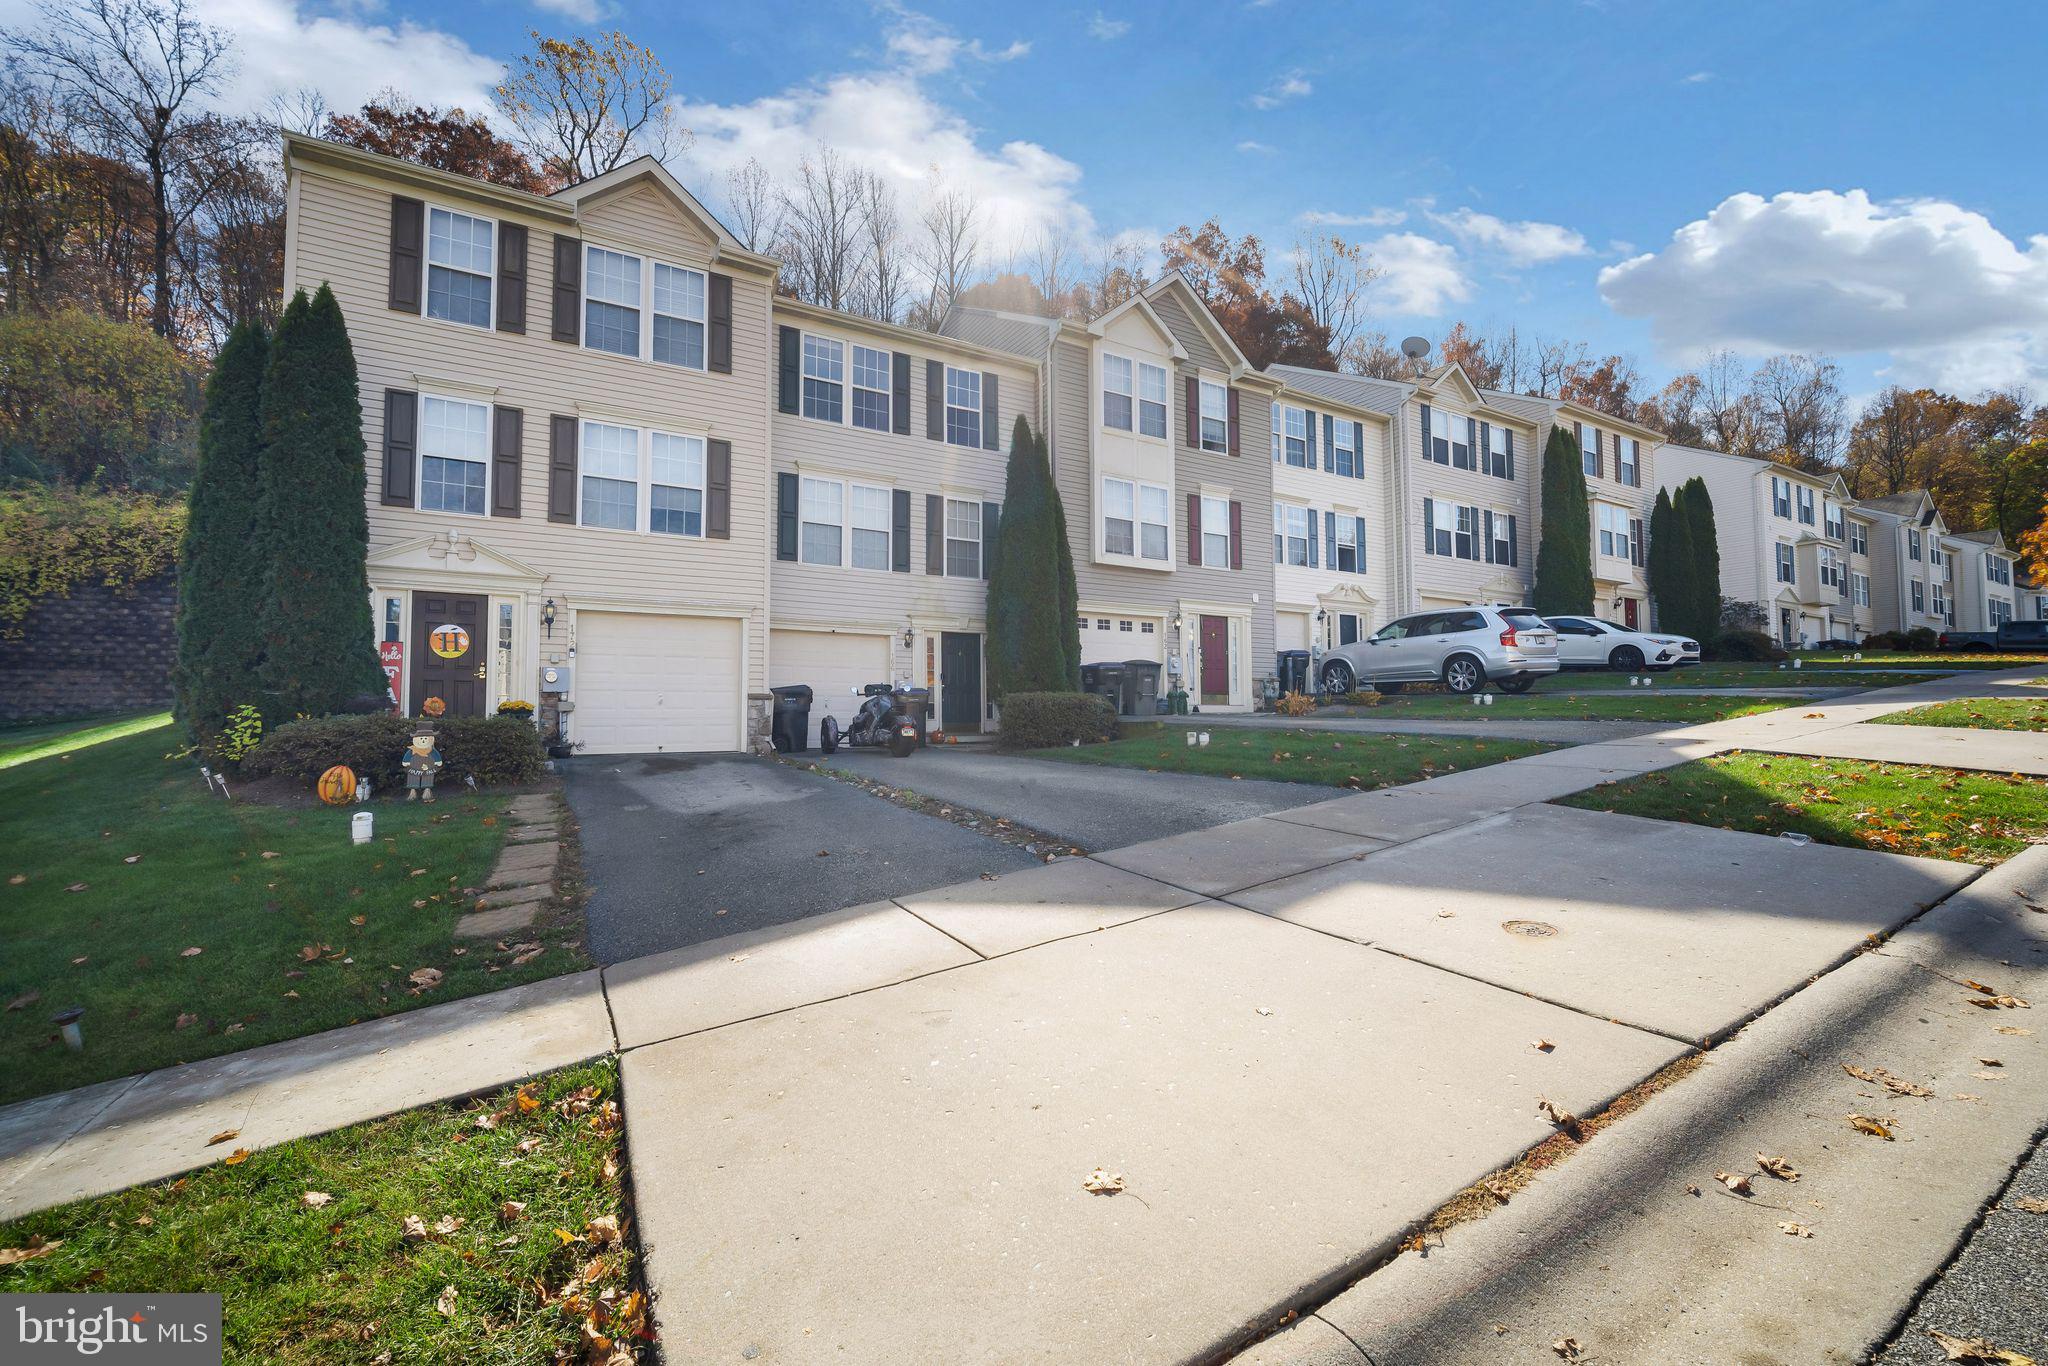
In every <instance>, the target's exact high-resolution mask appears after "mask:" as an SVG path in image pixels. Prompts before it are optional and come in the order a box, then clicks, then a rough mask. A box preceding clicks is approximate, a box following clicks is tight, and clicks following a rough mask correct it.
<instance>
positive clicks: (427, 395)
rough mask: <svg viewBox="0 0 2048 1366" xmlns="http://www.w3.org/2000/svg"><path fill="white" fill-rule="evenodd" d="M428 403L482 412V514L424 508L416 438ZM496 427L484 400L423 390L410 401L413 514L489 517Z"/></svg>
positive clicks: (422, 462)
mask: <svg viewBox="0 0 2048 1366" xmlns="http://www.w3.org/2000/svg"><path fill="white" fill-rule="evenodd" d="M435 321H437V322H449V321H452V319H448V318H438V319H436V320H435ZM460 325H461V324H458V326H460ZM428 399H436V400H438V401H440V402H442V403H460V404H462V405H463V406H464V407H466V408H481V409H483V410H484V454H483V467H484V507H483V511H482V512H460V511H457V510H455V509H453V508H430V507H428V506H427V500H426V482H427V460H428V455H427V452H426V451H424V450H422V449H421V445H422V442H421V439H420V436H421V433H422V432H424V431H425V430H426V425H427V400H428ZM496 423H497V409H496V407H495V405H493V404H491V403H490V402H488V401H486V400H483V399H479V398H474V397H464V396H462V395H460V394H447V393H434V392H431V391H429V390H425V389H422V390H421V391H420V393H419V396H418V397H417V398H416V399H414V400H413V417H412V430H413V450H412V505H413V507H414V509H415V510H417V511H420V512H424V513H426V514H428V515H429V516H432V517H489V516H490V515H491V483H492V480H491V466H492V464H494V463H495V462H494V461H493V460H492V459H491V440H492V436H493V433H492V428H493V427H494V426H495V424H496ZM577 441H578V443H579V449H580V443H581V441H582V433H581V429H580V428H579V429H578V434H577ZM433 458H434V459H436V460H440V459H445V458H446V457H443V456H434V457H433ZM576 514H577V518H578V520H579V521H580V520H581V519H582V515H583V498H582V488H581V486H580V483H579V486H578V488H577V499H576Z"/></svg>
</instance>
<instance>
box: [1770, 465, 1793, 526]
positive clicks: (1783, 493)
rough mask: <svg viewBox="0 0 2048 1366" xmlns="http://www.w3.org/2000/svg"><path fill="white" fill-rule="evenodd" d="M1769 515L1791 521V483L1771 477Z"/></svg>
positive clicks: (1774, 476)
mask: <svg viewBox="0 0 2048 1366" xmlns="http://www.w3.org/2000/svg"><path fill="white" fill-rule="evenodd" d="M1771 515H1772V516H1775V517H1783V518H1784V519H1785V520H1786V521H1788V522H1789V521H1791V520H1792V481H1791V480H1789V479H1780V478H1779V477H1778V476H1777V475H1775V474H1774V475H1772V476H1771Z"/></svg>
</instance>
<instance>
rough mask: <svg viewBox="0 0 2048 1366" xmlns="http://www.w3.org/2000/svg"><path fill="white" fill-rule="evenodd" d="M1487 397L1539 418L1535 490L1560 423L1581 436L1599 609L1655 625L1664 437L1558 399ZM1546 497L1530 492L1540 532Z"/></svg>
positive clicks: (1633, 625)
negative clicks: (1652, 567)
mask: <svg viewBox="0 0 2048 1366" xmlns="http://www.w3.org/2000/svg"><path fill="white" fill-rule="evenodd" d="M1488 397H1489V399H1490V400H1491V401H1493V402H1494V403H1495V404H1496V405H1498V406H1500V407H1504V408H1506V409H1508V410H1509V411H1511V412H1521V413H1527V414H1529V415H1530V416H1531V418H1532V419H1534V422H1535V441H1534V449H1535V451H1536V452H1537V453H1538V454H1537V456H1536V459H1534V460H1532V461H1531V462H1530V463H1531V464H1532V465H1534V466H1535V467H1536V468H1535V470H1534V480H1535V483H1534V484H1533V485H1532V487H1533V488H1535V489H1538V490H1540V489H1541V487H1542V474H1543V472H1542V467H1541V459H1542V456H1541V452H1542V451H1543V449H1544V448H1545V447H1546V446H1547V445H1548V444H1549V442H1550V434H1551V432H1552V431H1553V430H1555V429H1556V428H1558V427H1562V428H1564V429H1565V430H1566V431H1568V432H1570V433H1571V434H1572V435H1573V437H1574V438H1576V439H1577V441H1578V443H1579V459H1580V462H1581V466H1582V468H1583V470H1584V472H1585V476H1586V499H1587V504H1588V506H1587V515H1588V517H1589V519H1590V523H1591V529H1592V542H1593V548H1592V556H1593V610H1594V612H1595V613H1596V614H1597V615H1599V616H1600V617H1603V618H1605V619H1606V620H1608V621H1612V622H1615V623H1616V624H1618V625H1622V626H1626V627H1628V628H1629V629H1630V630H1647V629H1649V627H1650V625H1651V621H1650V575H1649V568H1648V566H1649V549H1650V540H1649V528H1650V510H1651V508H1652V507H1653V506H1654V505H1655V503H1656V501H1657V492H1656V491H1657V482H1656V481H1657V477H1658V470H1659V460H1660V451H1661V448H1662V446H1663V444H1664V438H1663V435H1662V434H1661V433H1659V432H1658V431H1656V429H1654V428H1651V427H1644V426H1641V425H1639V424H1637V423H1633V422H1624V421H1622V420H1621V419H1620V418H1617V417H1612V416H1610V415H1608V414H1606V413H1602V412H1599V411H1597V410H1595V409H1592V408H1587V407H1585V406H1583V405H1581V404H1577V403H1567V402H1564V401H1563V400H1560V399H1551V398H1526V397H1522V396H1520V395H1514V394H1493V393H1489V394H1488ZM1541 503H1542V499H1541V497H1540V496H1534V497H1533V498H1532V504H1533V507H1532V510H1533V512H1534V513H1535V514H1536V515H1535V517H1534V518H1533V519H1532V520H1534V521H1535V523H1536V525H1535V527H1534V534H1537V535H1540V534H1541V532H1542V526H1541V515H1542V507H1541ZM1533 562H1534V560H1533V557H1532V558H1531V563H1532V564H1533Z"/></svg>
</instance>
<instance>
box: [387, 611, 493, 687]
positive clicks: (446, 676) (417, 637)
mask: <svg viewBox="0 0 2048 1366" xmlns="http://www.w3.org/2000/svg"><path fill="white" fill-rule="evenodd" d="M483 632H484V600H483V599H482V598H481V597H478V596H476V595H475V594H473V593H414V594H413V595H412V649H411V651H410V653H411V655H412V658H411V659H409V660H407V661H406V662H407V663H408V664H409V665H411V666H412V701H411V705H410V706H409V707H408V708H407V709H408V710H409V711H410V712H411V713H412V714H413V715H414V716H418V715H419V714H420V705H421V704H422V703H423V702H425V701H426V700H427V699H428V698H429V697H438V698H440V699H441V700H442V701H443V702H446V703H447V704H448V712H447V714H448V715H450V716H482V715H483V714H484V690H485V679H484V674H485V665H484V659H485V654H484V637H483Z"/></svg>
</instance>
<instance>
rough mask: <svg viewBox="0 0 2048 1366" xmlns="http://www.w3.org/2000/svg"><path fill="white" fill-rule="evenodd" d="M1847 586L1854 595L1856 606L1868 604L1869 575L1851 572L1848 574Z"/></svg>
mask: <svg viewBox="0 0 2048 1366" xmlns="http://www.w3.org/2000/svg"><path fill="white" fill-rule="evenodd" d="M1849 586H1850V589H1851V590H1852V591H1853V593H1854V595H1855V603H1856V605H1857V606H1858V607H1868V606H1870V575H1868V574H1851V575H1850V576H1849Z"/></svg>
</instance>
